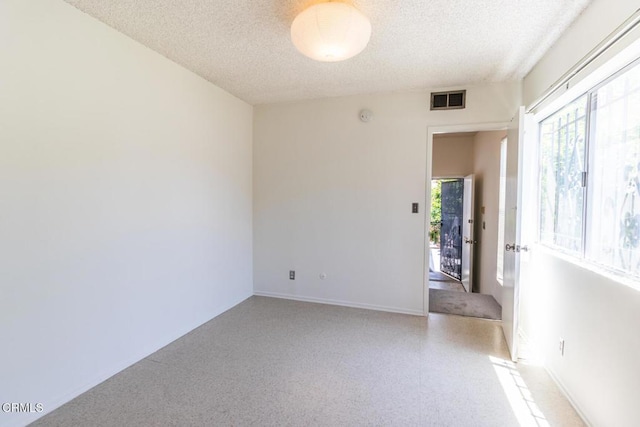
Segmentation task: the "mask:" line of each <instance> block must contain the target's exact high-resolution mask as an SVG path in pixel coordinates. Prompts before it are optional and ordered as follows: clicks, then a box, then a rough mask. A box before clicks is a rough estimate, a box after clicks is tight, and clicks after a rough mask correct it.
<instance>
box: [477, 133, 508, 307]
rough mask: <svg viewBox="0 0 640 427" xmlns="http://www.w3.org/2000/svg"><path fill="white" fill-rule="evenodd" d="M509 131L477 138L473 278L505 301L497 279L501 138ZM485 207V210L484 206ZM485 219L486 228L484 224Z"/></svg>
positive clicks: (483, 134) (478, 135) (488, 291)
mask: <svg viewBox="0 0 640 427" xmlns="http://www.w3.org/2000/svg"><path fill="white" fill-rule="evenodd" d="M506 135H507V134H506V131H491V132H478V133H477V134H476V135H475V137H474V139H473V145H474V150H473V151H474V157H473V173H474V178H475V210H474V214H475V215H474V216H475V228H474V234H475V240H476V241H477V245H476V246H475V250H474V272H475V274H474V280H475V282H476V284H477V285H478V288H479V289H478V291H479V292H480V293H482V294H487V295H493V297H494V298H495V299H496V301H498V304H502V286H501V285H500V283H498V280H497V279H496V268H497V257H498V208H499V195H500V141H502V139H503V138H504V137H505V136H506ZM483 207H484V214H483V213H482V208H483ZM483 223H484V228H483V226H482V225H483Z"/></svg>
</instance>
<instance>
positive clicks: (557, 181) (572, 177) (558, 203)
mask: <svg viewBox="0 0 640 427" xmlns="http://www.w3.org/2000/svg"><path fill="white" fill-rule="evenodd" d="M587 100H588V96H587V95H585V96H582V97H581V98H579V99H577V100H575V101H573V102H572V103H571V104H569V105H567V106H565V107H564V108H562V109H561V110H560V111H558V112H556V113H555V114H553V115H552V116H550V117H548V118H547V119H545V120H543V121H542V122H541V123H540V241H541V242H542V243H545V244H548V245H550V246H556V247H559V248H562V249H566V250H568V251H570V252H579V251H581V250H582V228H583V227H582V226H583V210H584V209H583V208H584V188H583V184H584V180H583V176H584V174H583V172H585V170H586V169H585V137H586V131H587Z"/></svg>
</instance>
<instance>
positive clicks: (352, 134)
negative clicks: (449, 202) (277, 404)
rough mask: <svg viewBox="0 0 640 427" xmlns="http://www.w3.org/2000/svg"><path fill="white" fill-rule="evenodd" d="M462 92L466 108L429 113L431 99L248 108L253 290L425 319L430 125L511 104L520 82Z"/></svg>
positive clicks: (480, 119) (498, 114)
mask: <svg viewBox="0 0 640 427" xmlns="http://www.w3.org/2000/svg"><path fill="white" fill-rule="evenodd" d="M467 89H468V91H467V108H466V109H465V110H450V111H438V112H430V111H429V93H428V92H424V93H408V94H387V95H370V96H353V97H344V98H334V99H324V100H316V101H308V102H299V103H291V104H276V105H263V106H258V107H256V108H255V116H254V284H255V291H256V293H257V294H263V295H272V296H281V297H287V298H296V299H305V300H312V301H324V302H332V303H340V304H346V305H351V306H359V307H370V308H378V309H385V310H392V311H400V312H408V313H414V314H422V313H423V274H424V270H423V267H424V257H425V250H424V245H425V222H426V221H427V220H426V218H425V213H427V212H428V209H427V207H426V205H425V194H426V186H425V182H426V172H427V170H426V165H427V162H429V161H430V159H427V149H426V146H427V128H428V127H429V126H443V125H450V124H460V123H487V122H500V121H502V122H505V121H508V120H509V119H510V118H511V117H512V115H513V113H514V112H515V109H516V106H517V104H518V102H519V96H520V93H519V85H518V83H513V84H504V85H491V86H484V87H475V88H473V87H472V88H467ZM362 108H369V109H370V110H372V111H373V114H374V117H373V120H372V121H371V122H369V123H362V122H360V120H359V118H358V112H359V111H360V109H362ZM412 202H419V203H420V213H419V214H412V213H411V203H412ZM289 270H296V274H297V276H296V280H295V281H292V280H289V278H288V272H289ZM321 273H326V274H327V277H326V279H324V280H322V279H320V274H321Z"/></svg>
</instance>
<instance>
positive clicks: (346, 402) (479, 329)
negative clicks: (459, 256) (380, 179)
mask: <svg viewBox="0 0 640 427" xmlns="http://www.w3.org/2000/svg"><path fill="white" fill-rule="evenodd" d="M508 393H509V394H508ZM514 402H516V403H517V405H516V404H514ZM514 405H516V406H514ZM514 408H520V409H522V411H519V412H517V411H515V410H514ZM1 424H2V414H1V413H0V425H1ZM365 425H370V426H373V425H378V426H474V427H483V426H487V427H495V426H500V427H520V426H523V425H532V426H540V425H551V426H563V427H570V426H583V425H584V424H583V423H582V421H581V420H580V418H579V416H578V415H577V413H576V412H575V411H574V410H573V408H572V407H571V405H570V404H569V402H568V401H567V399H566V398H565V397H564V396H563V394H562V392H561V391H560V390H559V389H558V387H557V386H556V385H555V384H554V382H553V380H552V379H551V378H550V377H549V375H548V374H547V372H546V371H545V370H544V368H542V367H538V366H528V365H526V364H522V363H518V364H513V363H511V361H510V360H509V352H508V350H507V346H506V344H505V342H504V338H503V335H502V328H501V326H500V324H498V323H497V322H486V321H483V320H479V319H473V318H469V317H460V316H445V315H441V314H432V315H430V316H429V318H428V319H426V318H424V317H421V316H410V315H405V314H394V313H385V312H378V311H372V310H362V309H356V308H347V307H336V306H331V305H324V304H311V303H304V302H297V301H287V300H277V299H272V298H264V297H252V298H249V299H248V300H246V301H244V302H243V303H241V304H239V305H238V306H236V307H234V308H232V309H231V310H229V311H227V312H225V313H223V314H221V315H220V316H218V317H216V318H215V319H213V320H211V321H210V322H208V323H206V324H204V325H202V326H201V327H199V328H197V329H195V330H193V331H192V332H191V333H189V334H187V335H185V336H183V337H182V338H180V339H178V340H177V341H174V342H173V343H171V344H169V345H168V346H166V347H164V348H162V349H160V350H159V351H157V352H155V353H153V354H152V355H150V356H149V357H147V358H145V359H143V360H141V361H140V362H138V363H136V364H134V365H132V366H131V367H129V368H127V369H125V370H124V371H122V372H120V373H119V374H117V375H115V376H113V377H112V378H110V379H108V380H107V381H105V382H103V383H101V384H100V385H98V386H96V387H94V388H92V389H91V390H89V391H87V392H86V393H83V394H82V395H80V396H78V397H77V398H76V399H73V400H72V401H71V402H69V403H67V404H66V405H63V406H62V407H60V408H59V409H57V410H55V411H53V412H51V413H49V414H48V415H45V416H44V417H43V418H41V419H40V420H38V421H36V422H35V423H34V426H41V427H53V426H56V427H57V426H60V427H67V426H100V427H123V426H294V427H295V426H331V427H333V426H365Z"/></svg>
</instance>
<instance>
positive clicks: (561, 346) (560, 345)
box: [558, 338, 564, 356]
mask: <svg viewBox="0 0 640 427" xmlns="http://www.w3.org/2000/svg"><path fill="white" fill-rule="evenodd" d="M558 350H559V351H560V356H564V339H563V338H560V344H559V345H558Z"/></svg>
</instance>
